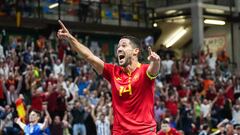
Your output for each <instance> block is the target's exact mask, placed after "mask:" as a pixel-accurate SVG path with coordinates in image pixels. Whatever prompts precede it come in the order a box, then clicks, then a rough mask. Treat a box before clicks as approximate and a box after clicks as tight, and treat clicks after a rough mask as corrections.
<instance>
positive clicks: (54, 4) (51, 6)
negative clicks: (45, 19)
mask: <svg viewBox="0 0 240 135" xmlns="http://www.w3.org/2000/svg"><path fill="white" fill-rule="evenodd" d="M58 5H59V4H58V3H53V4H51V5H49V7H48V8H50V9H53V8H55V7H57V6H58Z"/></svg>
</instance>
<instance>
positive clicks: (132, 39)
mask: <svg viewBox="0 0 240 135" xmlns="http://www.w3.org/2000/svg"><path fill="white" fill-rule="evenodd" d="M123 38H126V39H129V40H130V42H131V43H132V45H133V47H134V48H140V40H139V39H138V38H137V37H134V36H130V35H125V36H122V37H121V38H120V39H123Z"/></svg>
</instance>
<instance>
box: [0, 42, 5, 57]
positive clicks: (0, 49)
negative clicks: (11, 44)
mask: <svg viewBox="0 0 240 135" xmlns="http://www.w3.org/2000/svg"><path fill="white" fill-rule="evenodd" d="M3 58H5V56H4V53H3V46H2V45H1V44H0V59H3Z"/></svg>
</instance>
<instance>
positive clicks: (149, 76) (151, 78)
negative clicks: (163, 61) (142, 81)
mask: <svg viewBox="0 0 240 135" xmlns="http://www.w3.org/2000/svg"><path fill="white" fill-rule="evenodd" d="M146 74H147V76H148V78H149V79H150V80H153V79H155V78H157V76H158V74H156V75H150V74H149V73H148V71H146Z"/></svg>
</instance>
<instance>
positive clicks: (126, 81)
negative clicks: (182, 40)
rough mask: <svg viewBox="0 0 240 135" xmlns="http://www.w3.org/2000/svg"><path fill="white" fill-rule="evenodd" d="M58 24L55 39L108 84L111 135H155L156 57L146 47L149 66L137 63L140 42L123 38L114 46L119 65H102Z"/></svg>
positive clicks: (158, 59)
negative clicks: (109, 89)
mask: <svg viewBox="0 0 240 135" xmlns="http://www.w3.org/2000/svg"><path fill="white" fill-rule="evenodd" d="M59 23H60V25H61V27H62V28H61V29H59V30H58V34H57V36H58V38H60V39H66V40H67V41H68V42H69V43H70V44H71V46H72V48H73V49H74V50H75V51H77V52H78V53H80V54H81V55H82V56H83V57H84V58H85V59H86V61H88V62H89V63H90V64H91V65H92V66H93V68H94V69H95V70H96V71H97V73H98V74H99V75H103V77H105V78H106V79H107V80H108V81H109V82H110V83H111V87H112V106H113V115H114V122H113V135H156V122H155V120H154V109H153V106H154V79H155V78H156V76H157V75H158V72H159V69H160V57H159V56H158V55H157V54H156V53H155V52H152V50H151V48H150V47H149V50H148V51H149V56H148V60H149V61H150V64H141V63H139V62H138V55H139V52H140V50H139V44H140V42H139V41H138V40H137V39H136V38H135V37H132V36H125V37H122V38H121V39H120V41H119V43H118V48H117V56H118V62H119V65H113V64H108V63H105V62H104V61H102V60H101V59H100V58H98V57H97V56H95V55H94V54H93V53H92V52H91V51H90V50H89V49H88V48H87V47H85V46H84V45H83V44H81V43H79V42H78V41H77V39H76V38H74V37H73V36H72V35H71V34H70V33H69V31H68V30H67V28H66V27H65V26H64V24H63V23H62V22H61V21H59Z"/></svg>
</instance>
